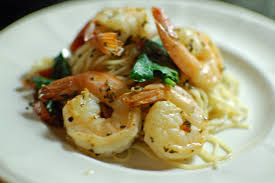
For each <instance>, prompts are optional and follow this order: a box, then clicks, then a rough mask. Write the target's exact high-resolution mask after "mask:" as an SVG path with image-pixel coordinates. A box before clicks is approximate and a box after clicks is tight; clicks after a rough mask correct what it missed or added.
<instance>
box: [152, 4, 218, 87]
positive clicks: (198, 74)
mask: <svg viewBox="0 0 275 183" xmlns="http://www.w3.org/2000/svg"><path fill="white" fill-rule="evenodd" d="M152 12H153V16H154V18H155V23H156V26H157V30H158V33H159V36H160V38H161V40H162V43H163V45H164V47H165V49H166V50H167V52H168V54H169V56H170V57H171V59H172V60H173V62H174V63H175V64H176V65H177V66H178V67H179V69H180V70H181V71H182V72H183V73H184V74H185V75H186V76H187V77H188V79H189V80H190V82H191V83H192V84H194V85H195V86H197V87H200V88H203V89H209V88H211V87H212V86H214V85H215V84H216V83H217V82H218V81H219V80H220V79H221V76H222V70H223V62H222V59H221V56H220V53H219V50H218V49H217V48H216V47H215V46H214V45H213V43H212V42H211V40H210V39H209V37H208V36H207V35H205V34H203V33H198V32H196V33H197V35H196V36H197V38H198V39H199V40H200V41H201V43H203V44H202V45H203V49H202V50H203V51H201V52H204V53H201V55H193V54H192V53H191V52H190V50H188V48H187V47H186V46H185V45H184V44H182V43H181V42H180V40H179V36H178V34H177V33H176V31H175V30H174V27H173V25H172V24H171V22H170V21H169V19H168V17H167V16H166V15H165V14H164V12H163V11H162V10H161V9H160V8H153V9H152ZM194 35H195V34H194ZM205 52H207V54H206V53H205Z"/></svg>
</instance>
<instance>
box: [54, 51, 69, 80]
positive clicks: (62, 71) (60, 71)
mask: <svg viewBox="0 0 275 183" xmlns="http://www.w3.org/2000/svg"><path fill="white" fill-rule="evenodd" d="M68 57H69V51H68V50H66V49H63V50H62V51H61V52H60V54H59V55H58V56H56V57H55V58H54V67H53V74H52V78H54V79H61V78H64V77H66V76H70V75H71V74H72V73H71V70H70V66H69V64H68V62H67V59H68Z"/></svg>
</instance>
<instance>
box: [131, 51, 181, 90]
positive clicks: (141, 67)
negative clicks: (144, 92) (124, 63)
mask: <svg viewBox="0 0 275 183" xmlns="http://www.w3.org/2000/svg"><path fill="white" fill-rule="evenodd" d="M154 75H158V76H159V77H160V78H161V79H162V80H163V81H164V83H166V84H168V85H170V86H175V85H176V82H178V81H179V77H178V72H177V71H175V70H173V69H171V68H169V67H166V66H161V65H159V64H157V63H154V62H152V61H151V60H150V59H149V58H148V57H147V55H146V54H145V53H142V54H141V55H140V56H139V57H138V59H137V62H136V64H135V65H134V67H133V69H132V72H131V73H130V78H131V79H132V80H134V81H136V82H144V81H153V79H154Z"/></svg>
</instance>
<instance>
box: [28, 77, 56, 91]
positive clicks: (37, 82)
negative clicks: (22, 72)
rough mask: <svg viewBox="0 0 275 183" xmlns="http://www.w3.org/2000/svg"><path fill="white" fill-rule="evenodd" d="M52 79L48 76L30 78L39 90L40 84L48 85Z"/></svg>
mask: <svg viewBox="0 0 275 183" xmlns="http://www.w3.org/2000/svg"><path fill="white" fill-rule="evenodd" d="M53 81H54V79H49V78H45V77H42V76H36V77H34V78H32V82H33V83H34V85H35V87H36V88H37V89H38V90H40V89H41V87H42V85H48V84H50V83H51V82H53Z"/></svg>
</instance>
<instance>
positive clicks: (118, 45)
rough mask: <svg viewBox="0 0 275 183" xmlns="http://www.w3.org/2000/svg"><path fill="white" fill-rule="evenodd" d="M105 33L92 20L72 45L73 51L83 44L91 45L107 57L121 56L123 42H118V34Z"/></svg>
mask: <svg viewBox="0 0 275 183" xmlns="http://www.w3.org/2000/svg"><path fill="white" fill-rule="evenodd" d="M104 31H106V30H104V29H102V28H99V27H98V26H96V22H95V21H94V20H93V19H92V20H90V21H89V22H88V23H87V24H86V25H85V26H84V28H83V29H82V30H81V31H80V32H79V33H78V35H77V36H76V38H75V40H74V41H73V43H72V44H71V48H70V49H71V51H72V52H75V51H76V50H77V49H78V48H79V47H80V46H82V45H83V44H86V43H89V44H91V45H92V46H93V47H94V48H96V49H97V50H99V51H101V52H102V53H104V54H105V55H117V56H120V55H121V54H122V53H123V48H122V45H123V42H122V41H120V40H118V34H117V33H116V32H104Z"/></svg>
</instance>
